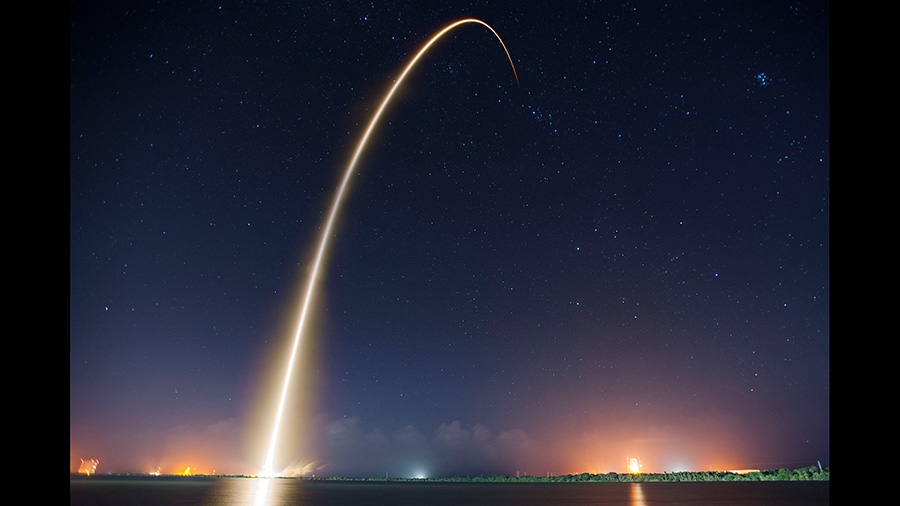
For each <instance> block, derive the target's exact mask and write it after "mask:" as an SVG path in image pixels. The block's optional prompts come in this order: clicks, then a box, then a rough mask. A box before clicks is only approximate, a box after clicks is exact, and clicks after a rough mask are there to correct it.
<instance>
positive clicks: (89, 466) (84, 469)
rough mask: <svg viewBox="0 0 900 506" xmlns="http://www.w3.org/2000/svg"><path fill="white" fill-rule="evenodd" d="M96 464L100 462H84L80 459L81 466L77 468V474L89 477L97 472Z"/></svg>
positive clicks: (95, 460) (92, 460)
mask: <svg viewBox="0 0 900 506" xmlns="http://www.w3.org/2000/svg"><path fill="white" fill-rule="evenodd" d="M98 464H100V461H99V460H97V459H91V460H89V461H87V462H85V461H84V459H81V465H80V466H78V473H79V474H81V473H83V474H86V475H88V476H90V475H92V474H94V473H95V472H96V471H97V465H98Z"/></svg>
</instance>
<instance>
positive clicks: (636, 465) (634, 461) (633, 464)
mask: <svg viewBox="0 0 900 506" xmlns="http://www.w3.org/2000/svg"><path fill="white" fill-rule="evenodd" d="M627 460H628V472H629V473H631V474H638V473H640V472H641V468H643V467H644V466H643V465H642V464H641V459H640V458H637V457H629V458H628V459H627Z"/></svg>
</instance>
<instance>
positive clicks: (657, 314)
mask: <svg viewBox="0 0 900 506" xmlns="http://www.w3.org/2000/svg"><path fill="white" fill-rule="evenodd" d="M540 5H541V6H538V4H534V5H532V4H529V3H527V2H491V3H482V2H472V3H465V4H458V5H455V6H454V4H453V3H441V4H440V5H439V4H434V5H429V6H427V7H423V6H419V5H418V4H417V3H416V2H410V3H397V2H388V3H381V2H374V3H372V4H370V3H368V2H366V3H357V2H353V3H344V2H333V3H330V4H328V3H322V4H320V3H316V5H313V6H308V5H306V3H299V2H284V3H281V2H263V3H258V4H255V3H251V4H249V5H248V4H246V3H237V2H217V3H216V2H163V3H160V4H147V3H144V2H135V3H129V2H126V3H124V4H123V3H120V2H115V3H106V2H74V3H73V4H72V5H71V19H70V22H71V24H70V44H71V45H70V100H71V102H70V153H71V155H70V199H71V200H70V212H71V215H70V246H71V249H70V268H71V273H70V350H71V354H70V356H71V358H70V360H71V362H70V366H71V373H70V424H71V425H70V436H71V445H70V454H71V458H72V466H73V469H75V468H77V465H78V462H79V459H80V458H84V459H87V458H97V459H99V461H100V463H101V464H100V466H99V468H98V470H99V471H100V472H126V471H130V472H149V471H152V470H155V469H156V468H160V469H161V470H162V471H163V472H177V471H180V470H182V469H183V467H186V466H193V467H194V469H197V470H199V472H210V471H211V470H212V469H216V470H217V471H219V472H234V473H253V472H257V471H258V470H259V467H260V466H261V464H262V460H261V458H262V456H261V455H260V452H262V451H264V450H263V449H262V448H261V447H260V443H259V440H260V439H261V438H262V439H264V438H266V437H268V434H264V435H263V434H261V433H260V430H259V429H258V427H260V426H263V425H266V424H268V423H270V422H269V421H267V420H268V418H270V417H271V413H270V411H269V410H268V409H262V408H261V407H260V401H261V400H262V399H264V398H265V397H266V396H267V395H270V394H269V393H266V392H264V390H268V391H271V390H272V388H268V387H266V385H267V384H271V382H273V381H276V380H274V379H273V375H272V374H269V371H270V370H271V369H272V368H273V367H275V366H274V365H272V364H274V363H277V364H281V363H282V362H283V360H285V358H284V357H276V355H277V353H279V350H283V349H285V348H286V347H287V343H288V340H289V339H290V338H291V335H292V333H293V326H294V325H295V320H296V317H297V309H296V308H297V306H298V304H299V292H300V286H301V285H302V284H304V283H305V281H306V273H307V269H308V265H309V262H310V260H311V259H312V255H313V247H314V246H315V243H316V242H317V241H318V238H319V234H320V233H321V227H322V226H323V225H324V219H325V215H326V213H327V212H328V209H329V206H330V203H331V200H332V198H333V192H334V189H335V188H336V186H337V184H338V182H339V178H340V176H341V175H342V172H343V170H344V168H345V167H346V164H347V162H348V161H349V158H350V156H351V154H352V150H353V148H354V147H355V144H356V142H357V141H358V139H359V136H360V134H361V132H362V130H363V128H364V126H365V125H366V124H367V123H368V121H369V119H370V117H371V115H372V114H373V112H374V110H375V108H376V107H377V105H378V102H380V100H381V97H382V95H383V94H384V92H385V91H387V89H388V88H389V86H390V85H391V84H392V79H393V78H395V77H396V76H397V75H398V74H399V72H400V71H401V70H402V68H403V66H405V64H406V62H407V61H408V60H409V58H411V57H412V56H413V55H414V54H415V52H416V51H417V50H418V48H419V47H420V46H421V45H422V44H423V43H424V42H425V41H426V40H427V39H428V38H429V37H430V36H431V35H433V34H435V33H436V32H437V31H438V30H439V29H440V28H442V27H443V26H445V25H446V24H448V23H450V22H452V21H454V20H457V19H461V18H464V17H477V18H479V19H482V20H484V21H485V22H487V23H488V24H490V25H491V26H492V27H493V28H494V29H495V30H497V32H498V33H499V35H500V36H501V37H502V38H503V41H504V42H505V43H506V46H507V48H508V49H509V52H510V54H511V56H512V58H513V62H514V63H515V65H516V69H517V71H518V75H519V79H520V82H521V83H520V86H518V87H517V86H516V82H515V79H514V77H513V74H512V71H511V69H510V67H509V63H508V61H507V59H506V55H505V54H504V53H503V49H502V47H501V46H500V45H499V43H498V42H497V40H496V38H494V36H493V35H492V34H491V33H490V32H489V31H488V30H486V29H485V28H484V27H481V26H478V25H474V24H471V25H465V26H462V27H459V28H458V29H457V30H456V31H455V32H453V33H452V34H451V35H450V36H448V37H447V38H446V39H445V40H442V41H441V42H440V43H439V44H437V45H436V46H435V47H434V48H433V50H432V51H431V52H430V53H429V54H428V55H427V56H426V57H425V58H424V59H423V61H422V62H421V64H420V65H419V66H418V67H417V68H416V69H415V70H414V72H413V73H412V75H411V76H410V78H409V79H408V81H406V82H405V83H404V87H403V88H402V89H401V91H400V92H399V93H398V95H397V97H396V98H395V101H394V102H393V104H392V105H391V107H389V109H388V110H387V111H386V113H385V116H384V118H383V123H382V125H381V126H380V127H379V128H378V129H377V130H376V132H375V135H374V136H373V138H372V140H371V141H370V144H369V147H368V150H367V152H366V153H365V155H364V157H363V159H362V161H361V164H360V166H359V169H358V175H356V176H355V177H354V178H353V181H352V184H351V187H350V193H349V194H348V196H347V198H346V201H345V204H346V205H345V207H344V208H343V210H342V211H341V214H340V219H339V226H338V230H337V232H336V234H335V236H334V238H333V239H334V240H333V242H332V243H331V246H330V248H329V253H330V254H329V257H328V259H327V260H328V261H327V265H325V267H324V269H325V271H324V274H323V278H322V282H321V288H322V289H321V291H320V292H319V294H320V295H319V297H318V298H317V299H316V301H315V302H316V304H315V305H314V311H313V314H314V317H313V318H314V325H313V326H312V327H311V332H310V336H311V337H310V338H309V339H310V341H309V342H308V344H309V345H310V348H309V351H308V353H307V356H308V357H309V359H310V360H311V361H312V362H313V365H312V366H311V367H305V368H304V374H307V375H309V377H310V378H311V379H310V382H311V384H312V385H313V388H312V390H313V397H312V398H311V399H310V400H309V409H308V411H304V414H303V415H302V416H301V417H300V419H295V420H293V421H292V422H291V424H290V425H289V426H288V428H287V430H288V431H291V430H292V429H291V428H292V427H298V426H299V425H298V424H300V423H301V422H303V423H305V425H303V427H304V428H303V431H304V432H303V434H305V435H306V437H305V439H306V440H307V441H308V443H307V444H306V445H305V446H304V445H302V444H300V443H299V442H296V441H294V442H289V441H287V440H286V442H285V444H284V446H283V449H282V450H280V452H279V455H280V457H279V461H280V463H281V464H282V465H287V464H288V463H293V464H297V463H298V462H299V463H307V462H310V461H312V462H314V464H313V465H312V466H311V467H310V469H315V470H316V472H317V473H318V475H329V474H330V475H359V476H383V475H384V474H385V473H389V474H390V475H392V476H407V475H415V474H419V473H422V474H425V475H458V474H482V473H484V474H493V473H505V474H515V473H517V472H529V473H532V474H541V475H543V474H545V473H554V474H560V473H568V472H607V471H617V472H623V471H624V470H625V457H627V456H636V455H639V456H640V457H641V459H642V461H643V462H644V465H645V467H646V468H647V470H650V471H663V470H675V469H678V468H689V469H709V468H710V467H714V468H735V467H739V468H775V467H800V466H805V465H811V464H812V465H814V464H815V463H816V461H817V460H819V461H821V462H822V464H823V465H827V464H828V462H829V451H830V450H829V396H830V389H829V381H830V376H829V369H830V359H829V342H830V333H829V293H830V290H829V287H830V283H829V248H830V246H829V237H830V234H829V160H830V157H829V114H828V108H829V24H828V23H829V20H828V11H827V6H826V7H823V6H822V5H821V4H820V3H812V4H808V3H800V4H789V3H783V2H733V1H727V2H726V1H723V2H718V1H712V2H674V3H671V2H670V3H667V2H644V1H642V2H615V1H614V2H563V3H562V6H558V7H557V6H553V7H549V6H548V5H550V4H546V5H543V4H540ZM312 336H314V337H312ZM276 360H277V362H276ZM278 381H280V379H278ZM297 390H298V391H299V390H300V389H299V388H298V389H297ZM298 393H299V392H298ZM263 419H265V420H263ZM301 419H302V420H301ZM294 432H296V431H294ZM289 439H290V438H289ZM191 463H193V464H191Z"/></svg>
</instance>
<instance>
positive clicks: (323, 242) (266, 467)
mask: <svg viewBox="0 0 900 506" xmlns="http://www.w3.org/2000/svg"><path fill="white" fill-rule="evenodd" d="M467 23H477V24H480V25H482V26H484V27H486V28H487V29H488V30H490V31H491V33H493V34H494V36H496V37H497V40H499V41H500V45H501V46H502V47H503V51H504V52H505V53H506V57H507V59H508V60H509V64H510V66H511V67H512V71H513V76H514V77H515V79H516V84H517V85H518V84H519V76H518V74H517V73H516V67H515V65H514V64H513V61H512V57H510V55H509V51H508V50H507V49H506V44H504V43H503V40H502V39H501V38H500V35H498V34H497V32H496V31H494V29H493V28H491V27H490V26H489V25H488V24H487V23H485V22H484V21H481V20H479V19H474V18H468V19H462V20H459V21H456V22H454V23H451V24H449V25H447V26H446V27H445V28H443V29H442V30H441V31H440V32H438V33H437V34H436V35H435V36H433V37H432V38H431V39H429V40H428V42H426V43H425V45H424V46H422V49H420V50H419V52H418V53H416V55H415V57H414V58H413V59H412V60H411V61H410V62H409V64H407V66H406V68H405V69H404V70H403V73H402V74H400V77H398V78H397V80H396V82H395V83H394V85H393V86H392V87H391V89H390V91H389V92H388V93H387V95H385V97H384V99H383V100H382V102H381V105H380V106H379V107H378V110H377V111H376V112H375V115H374V116H373V117H372V120H371V121H370V122H369V126H368V127H367V128H366V131H365V133H363V136H362V138H361V139H360V141H359V144H358V145H357V147H356V151H355V152H354V153H353V158H352V159H351V160H350V164H349V165H348V166H347V169H346V171H345V172H344V176H343V179H342V180H341V184H340V187H339V188H338V190H337V194H336V196H335V198H334V203H333V204H332V207H331V212H330V214H329V216H328V221H327V223H326V225H325V229H324V231H323V232H322V238H321V239H320V241H319V246H318V250H317V253H316V257H315V263H314V264H313V269H312V272H311V273H310V276H309V281H308V284H307V287H306V292H305V296H304V299H303V304H302V306H301V309H300V320H299V323H298V325H297V331H296V333H295V335H294V343H293V346H292V347H291V354H290V359H289V362H288V368H287V372H286V374H285V378H284V386H283V387H282V390H281V397H280V399H279V402H278V410H277V412H276V414H275V421H274V425H273V427H272V435H271V438H270V440H269V446H268V450H267V452H266V460H265V463H264V464H263V470H262V472H261V474H260V475H261V476H263V477H271V476H274V475H275V472H274V459H275V449H276V447H277V445H278V435H279V432H280V429H281V419H282V415H283V412H284V404H285V399H286V398H287V394H288V387H289V385H290V380H291V374H292V372H293V369H294V363H295V361H296V357H297V353H298V351H299V350H300V346H301V342H302V337H303V325H304V323H305V321H306V316H307V311H308V309H309V304H310V300H311V299H312V296H313V293H314V291H315V287H316V279H317V277H318V274H319V269H320V268H321V265H322V258H323V257H324V254H325V250H326V249H327V245H328V238H329V237H330V236H331V229H332V226H333V225H334V221H335V217H336V216H337V213H338V210H339V209H340V207H341V201H342V199H343V197H344V193H345V191H346V188H347V184H348V182H349V180H350V176H351V174H352V173H353V171H354V169H355V168H356V163H357V161H358V160H359V157H360V154H361V153H362V151H363V149H365V146H366V142H367V141H368V140H369V136H370V135H371V134H372V131H373V130H374V129H375V127H376V126H377V125H378V120H379V118H380V117H381V114H382V113H383V112H384V110H385V108H386V107H387V105H388V103H390V101H391V98H392V97H393V96H394V93H395V92H396V91H397V89H398V88H399V87H400V84H401V83H403V80H404V79H405V78H406V75H407V74H409V72H410V70H412V68H413V67H414V66H415V65H416V63H417V62H418V61H419V59H420V58H422V56H423V55H424V54H425V53H427V52H428V50H429V49H430V48H431V46H432V45H434V43H435V42H437V41H438V40H439V39H440V38H441V37H443V36H444V35H445V34H447V33H448V32H450V31H452V30H453V29H455V28H456V27H458V26H460V25H463V24H467Z"/></svg>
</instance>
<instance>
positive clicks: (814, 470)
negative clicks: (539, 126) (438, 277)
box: [322, 466, 830, 483]
mask: <svg viewBox="0 0 900 506" xmlns="http://www.w3.org/2000/svg"><path fill="white" fill-rule="evenodd" d="M829 474H830V471H829V468H827V467H826V468H824V469H820V468H819V467H818V466H809V467H801V468H798V469H793V470H790V469H766V470H761V471H755V472H750V473H745V474H737V473H730V472H728V471H678V472H672V473H638V474H631V473H606V474H591V473H581V474H562V475H559V476H520V477H514V476H468V477H458V478H421V479H403V478H392V479H390V480H385V479H384V478H373V479H367V480H364V481H417V482H418V481H421V482H444V483H466V482H468V483H575V482H598V483H613V482H616V483H618V482H690V481H829ZM322 479H325V480H347V479H348V478H322Z"/></svg>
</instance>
